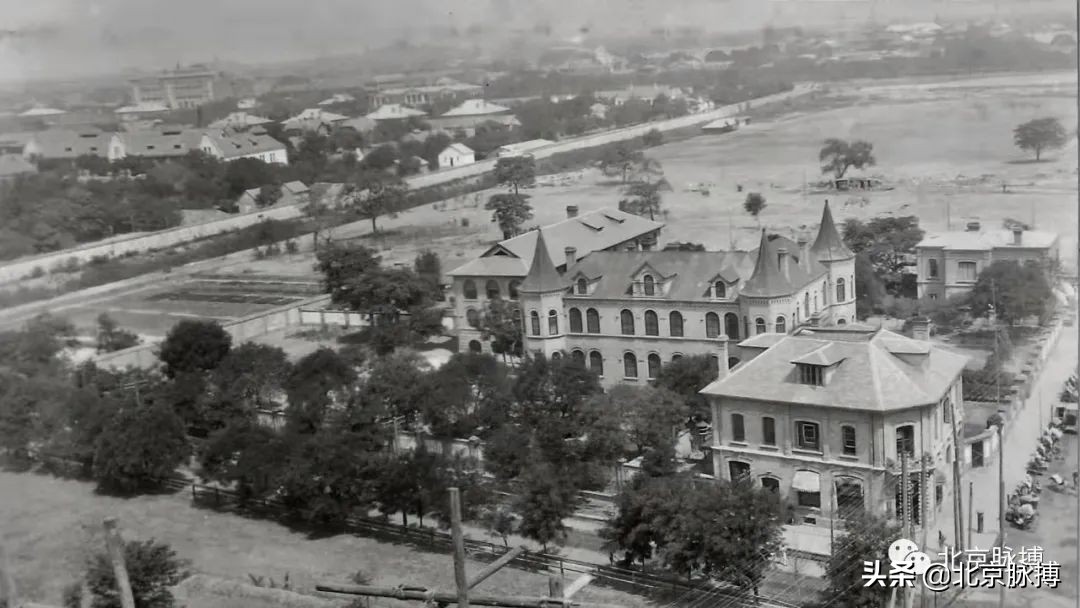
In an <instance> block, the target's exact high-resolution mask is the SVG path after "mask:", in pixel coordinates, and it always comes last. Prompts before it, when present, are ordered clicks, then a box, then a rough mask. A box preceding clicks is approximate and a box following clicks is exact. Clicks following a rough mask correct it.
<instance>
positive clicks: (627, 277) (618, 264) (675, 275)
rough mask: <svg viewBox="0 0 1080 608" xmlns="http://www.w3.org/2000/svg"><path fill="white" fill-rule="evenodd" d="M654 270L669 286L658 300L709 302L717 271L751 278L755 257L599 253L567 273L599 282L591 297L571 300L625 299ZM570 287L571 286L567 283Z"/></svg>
mask: <svg viewBox="0 0 1080 608" xmlns="http://www.w3.org/2000/svg"><path fill="white" fill-rule="evenodd" d="M646 266H647V267H648V268H651V269H652V270H653V272H655V273H656V274H657V275H659V276H660V277H663V278H664V280H665V281H667V282H668V284H667V285H666V286H665V288H664V292H663V293H662V294H661V293H660V292H659V291H658V292H657V295H656V296H655V297H657V298H664V299H667V300H675V301H708V300H710V299H711V298H709V297H708V296H707V295H706V292H707V290H708V288H709V286H710V285H711V284H712V280H713V277H715V276H717V269H719V268H725V269H730V270H731V271H732V272H735V273H741V276H750V270H751V268H752V267H753V258H752V257H751V254H750V253H749V252H746V251H598V252H594V253H590V254H589V255H588V256H586V257H585V258H583V259H581V260H579V261H578V263H577V264H575V265H574V266H573V267H572V268H571V269H570V270H569V271H568V272H567V274H566V276H567V277H577V276H579V275H582V276H585V277H588V278H589V280H590V281H593V280H596V285H595V287H594V288H593V289H592V290H591V292H590V294H589V295H587V296H585V295H577V294H573V295H572V296H569V297H575V298H595V299H601V300H602V299H624V298H625V297H626V288H627V286H628V285H629V284H630V281H632V280H633V279H634V277H637V276H638V275H639V274H640V272H641V269H642V268H645V267H646ZM567 284H569V283H567Z"/></svg>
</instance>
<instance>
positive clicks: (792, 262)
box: [739, 230, 827, 298]
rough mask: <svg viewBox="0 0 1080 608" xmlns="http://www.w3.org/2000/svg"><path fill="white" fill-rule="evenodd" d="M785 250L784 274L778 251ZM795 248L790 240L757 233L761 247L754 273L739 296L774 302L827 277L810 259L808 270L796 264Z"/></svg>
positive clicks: (762, 232)
mask: <svg viewBox="0 0 1080 608" xmlns="http://www.w3.org/2000/svg"><path fill="white" fill-rule="evenodd" d="M782 248H783V249H787V252H788V258H789V259H788V271H787V275H785V274H784V271H783V269H782V268H781V267H780V262H779V253H780V249H782ZM799 255H800V252H799V250H798V245H797V244H795V243H793V242H792V241H791V240H790V239H787V238H784V237H781V236H777V235H773V236H772V237H770V236H768V235H767V234H766V233H765V231H764V230H762V231H761V244H760V245H759V246H758V249H757V260H756V261H755V262H754V273H753V275H751V276H750V278H749V279H748V280H747V281H746V283H745V284H744V285H743V286H742V289H741V290H740V292H739V293H741V294H742V295H746V296H751V297H757V298H774V297H778V296H785V295H791V294H793V293H795V292H796V291H798V290H799V289H800V288H802V287H804V286H805V285H806V284H808V283H810V282H811V281H813V280H815V279H817V278H819V277H821V276H822V275H824V274H826V273H827V270H825V268H824V267H822V266H821V265H820V264H818V263H816V261H815V260H813V259H811V260H810V261H809V262H810V263H809V268H807V265H806V264H800V263H799Z"/></svg>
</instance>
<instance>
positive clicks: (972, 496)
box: [967, 481, 975, 547]
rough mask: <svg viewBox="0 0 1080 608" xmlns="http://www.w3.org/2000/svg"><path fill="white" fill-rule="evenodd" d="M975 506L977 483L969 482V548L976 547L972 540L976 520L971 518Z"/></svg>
mask: <svg viewBox="0 0 1080 608" xmlns="http://www.w3.org/2000/svg"><path fill="white" fill-rule="evenodd" d="M973 504H975V482H973V481H969V482H968V535H967V546H969V547H972V546H974V545H973V544H972V540H971V530H972V528H974V526H975V523H974V520H973V519H972V517H971V509H972V506H971V505H973Z"/></svg>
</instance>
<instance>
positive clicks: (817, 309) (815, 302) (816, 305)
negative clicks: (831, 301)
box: [814, 293, 821, 312]
mask: <svg viewBox="0 0 1080 608" xmlns="http://www.w3.org/2000/svg"><path fill="white" fill-rule="evenodd" d="M817 295H818V294H816V293H815V294H814V312H817V311H819V310H821V308H820V307H818V299H817Z"/></svg>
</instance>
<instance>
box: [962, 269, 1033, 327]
mask: <svg viewBox="0 0 1080 608" xmlns="http://www.w3.org/2000/svg"><path fill="white" fill-rule="evenodd" d="M1053 301H1054V293H1053V290H1052V289H1051V287H1050V282H1049V280H1048V279H1047V271H1046V269H1045V268H1044V267H1042V266H1041V265H1040V264H1038V263H1037V262H1028V263H1026V264H1023V265H1021V264H1018V263H1017V262H1014V261H1006V260H998V261H995V262H994V263H992V264H990V266H987V267H986V268H985V269H984V270H983V271H982V272H980V273H979V277H978V280H976V281H975V286H974V287H973V288H972V290H971V292H969V294H968V304H969V306H971V309H972V313H974V314H976V315H980V316H986V315H988V314H989V313H990V312H991V311H993V312H994V313H995V314H996V316H997V318H998V319H1000V320H1002V321H1004V322H1006V323H1008V324H1010V325H1012V324H1014V323H1016V322H1017V321H1020V320H1022V319H1025V318H1027V317H1031V316H1042V315H1044V314H1045V313H1046V312H1047V311H1048V309H1049V308H1050V306H1051V305H1052V304H1053Z"/></svg>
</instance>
